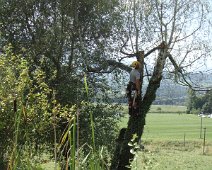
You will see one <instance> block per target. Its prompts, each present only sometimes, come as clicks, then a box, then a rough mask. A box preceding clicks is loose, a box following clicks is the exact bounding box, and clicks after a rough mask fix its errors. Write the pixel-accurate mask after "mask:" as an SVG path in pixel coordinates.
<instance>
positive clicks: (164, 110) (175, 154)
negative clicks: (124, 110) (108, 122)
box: [120, 106, 212, 170]
mask: <svg viewBox="0 0 212 170" xmlns="http://www.w3.org/2000/svg"><path fill="white" fill-rule="evenodd" d="M185 110H186V108H185V107H183V106H152V108H151V109H150V112H149V113H148V114H147V117H146V125H145V129H144V134H143V136H142V144H143V145H144V150H142V151H139V152H138V153H137V158H136V160H135V161H134V164H133V166H134V168H132V169H138V170H142V169H154V170H164V169H167V170H172V169H173V170H175V169H176V170H181V169H182V170H185V169H191V170H211V169H212V119H211V118H202V120H201V117H198V116H197V115H192V114H185ZM127 120H128V116H127V115H126V116H125V118H123V120H122V122H121V123H120V127H125V126H126V124H127ZM201 121H202V125H201ZM201 126H202V128H201ZM204 137H205V142H204ZM204 143H205V144H204Z"/></svg>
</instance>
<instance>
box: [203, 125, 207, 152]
mask: <svg viewBox="0 0 212 170" xmlns="http://www.w3.org/2000/svg"><path fill="white" fill-rule="evenodd" d="M205 138H206V128H204V139H203V155H204V154H205Z"/></svg>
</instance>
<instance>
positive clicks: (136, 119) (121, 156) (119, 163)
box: [110, 48, 168, 170]
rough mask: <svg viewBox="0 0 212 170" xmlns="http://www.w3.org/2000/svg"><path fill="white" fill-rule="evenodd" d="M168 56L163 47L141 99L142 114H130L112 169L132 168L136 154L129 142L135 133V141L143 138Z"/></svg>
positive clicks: (127, 169)
mask: <svg viewBox="0 0 212 170" xmlns="http://www.w3.org/2000/svg"><path fill="white" fill-rule="evenodd" d="M167 56H168V55H167V49H166V48H164V49H161V50H160V52H159V55H158V58H157V62H156V64H155V67H154V71H153V75H152V77H151V79H150V81H149V85H148V87H147V90H146V93H145V95H144V97H143V99H142V100H141V109H140V115H139V116H130V118H129V121H128V126H127V128H126V131H125V133H124V136H123V138H122V139H121V141H120V140H119V142H117V146H116V151H115V153H114V157H113V159H112V164H111V168H110V169H111V170H129V169H131V168H130V161H131V160H133V158H134V155H133V154H132V153H131V152H130V150H131V149H132V147H131V146H129V145H128V144H129V142H130V140H131V139H132V137H133V135H134V134H137V136H138V138H136V140H135V142H138V141H139V140H140V139H141V136H142V134H143V130H144V125H145V118H146V114H147V113H148V111H149V109H150V106H151V104H152V102H153V101H154V100H155V97H156V91H157V89H158V88H159V87H160V82H161V79H162V72H163V68H164V65H165V61H166V58H167ZM120 134H121V132H120ZM122 135H123V134H122Z"/></svg>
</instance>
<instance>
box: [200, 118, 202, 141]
mask: <svg viewBox="0 0 212 170" xmlns="http://www.w3.org/2000/svg"><path fill="white" fill-rule="evenodd" d="M200 117H201V121H200V139H202V116H200Z"/></svg>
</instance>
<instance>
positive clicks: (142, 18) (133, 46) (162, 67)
mask: <svg viewBox="0 0 212 170" xmlns="http://www.w3.org/2000/svg"><path fill="white" fill-rule="evenodd" d="M123 4H124V5H125V8H126V9H127V11H126V16H127V17H126V21H127V22H126V26H125V28H127V29H126V30H125V33H126V36H125V37H123V39H122V42H123V45H122V48H121V50H120V52H121V53H122V54H123V55H124V56H123V57H121V58H120V60H121V59H123V58H132V57H134V58H135V59H137V60H138V61H140V62H141V64H142V66H143V67H142V68H141V75H142V78H141V83H143V82H144V81H145V79H146V80H147V81H148V86H147V88H146V89H142V99H141V103H140V107H141V109H140V115H139V116H130V117H129V120H128V124H127V128H126V129H125V130H123V129H122V130H121V131H120V136H119V140H118V142H117V147H116V152H115V153H114V158H113V161H112V165H111V169H114V170H115V169H118V170H125V169H130V162H131V161H132V160H133V157H134V153H133V152H131V151H132V149H133V147H132V146H130V145H129V143H130V141H131V140H132V139H133V138H134V142H135V143H137V142H138V141H139V140H140V139H141V137H142V134H143V132H144V126H145V119H146V115H147V113H148V111H149V109H150V106H151V104H152V102H153V101H154V100H155V97H156V91H157V89H158V88H159V87H160V83H161V80H162V79H163V78H164V77H167V76H168V78H170V79H173V80H174V81H175V82H177V83H179V84H182V85H186V86H189V87H190V88H193V89H196V88H200V85H198V86H195V85H194V84H193V82H192V80H190V79H189V77H188V76H187V75H189V74H188V71H191V69H192V67H194V66H195V63H196V62H198V61H200V60H202V59H203V58H208V57H210V52H211V47H210V43H209V38H208V36H209V34H210V32H209V31H210V28H209V27H210V26H209V25H208V21H209V18H208V16H207V14H208V11H209V4H208V2H206V1H201V2H200V1H196V0H185V1H180V0H164V1H159V0H142V1H137V0H134V1H132V2H131V1H123ZM151 61H153V62H151ZM202 61H203V60H202ZM134 135H136V138H135V137H133V136H134Z"/></svg>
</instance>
